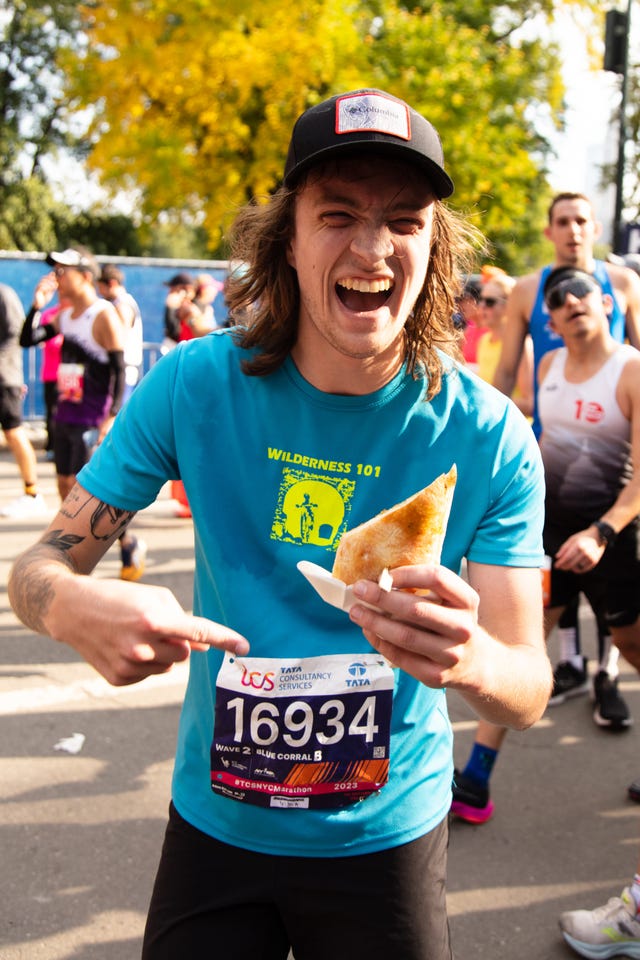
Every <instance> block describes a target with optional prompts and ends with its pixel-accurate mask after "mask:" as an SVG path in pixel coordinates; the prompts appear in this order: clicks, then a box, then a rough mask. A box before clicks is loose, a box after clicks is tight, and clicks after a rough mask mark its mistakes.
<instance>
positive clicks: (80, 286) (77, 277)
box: [53, 265, 95, 300]
mask: <svg viewBox="0 0 640 960" xmlns="http://www.w3.org/2000/svg"><path fill="white" fill-rule="evenodd" d="M53 272H54V273H55V275H56V280H57V281H58V291H59V295H60V296H61V297H68V298H69V299H71V300H73V299H74V297H77V296H80V295H81V294H83V293H84V292H85V291H86V290H87V287H91V288H92V289H95V288H94V285H93V277H92V276H91V273H86V272H85V271H84V270H80V269H79V268H78V267H63V266H60V265H57V266H56V267H54V270H53Z"/></svg>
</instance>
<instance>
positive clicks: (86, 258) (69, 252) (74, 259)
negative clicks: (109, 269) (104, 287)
mask: <svg viewBox="0 0 640 960" xmlns="http://www.w3.org/2000/svg"><path fill="white" fill-rule="evenodd" d="M47 263H48V264H49V266H51V267H56V266H60V267H77V269H78V270H85V271H86V272H87V273H90V274H91V275H92V277H93V278H94V280H97V279H98V277H99V275H100V267H99V266H98V261H97V260H96V259H95V257H93V256H92V255H91V254H90V253H87V252H85V251H82V250H76V248H75V247H68V248H67V249H66V250H62V251H61V252H60V253H58V252H57V251H56V250H52V251H51V253H49V254H48V255H47Z"/></svg>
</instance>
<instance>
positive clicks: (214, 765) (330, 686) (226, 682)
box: [211, 653, 394, 809]
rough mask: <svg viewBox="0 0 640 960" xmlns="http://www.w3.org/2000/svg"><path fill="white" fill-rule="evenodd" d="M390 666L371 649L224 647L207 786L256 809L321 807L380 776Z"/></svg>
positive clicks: (354, 795)
mask: <svg viewBox="0 0 640 960" xmlns="http://www.w3.org/2000/svg"><path fill="white" fill-rule="evenodd" d="M393 684H394V676H393V670H392V669H391V667H390V666H389V665H388V664H387V662H386V661H385V660H383V658H382V657H381V656H380V655H379V654H375V653H371V654H356V655H354V656H350V655H348V654H339V655H336V656H326V657H313V658H309V659H303V660H272V659H267V658H258V657H235V656H233V655H232V654H226V655H225V659H224V661H223V664H222V666H221V668H220V672H219V673H218V678H217V683H216V711H215V726H214V735H213V743H212V745H211V789H212V790H213V791H214V792H215V793H219V794H221V795H222V796H225V797H230V798H232V799H234V800H240V801H243V802H245V803H253V804H256V805H258V806H261V807H280V808H293V809H300V808H302V809H327V808H331V807H341V806H345V805H346V804H350V803H355V802H356V801H358V800H363V799H364V798H365V797H367V796H370V795H371V794H372V793H373V792H375V791H377V790H380V789H381V787H383V786H384V785H385V783H386V782H387V779H388V776H389V740H390V729H391V705H392V699H393Z"/></svg>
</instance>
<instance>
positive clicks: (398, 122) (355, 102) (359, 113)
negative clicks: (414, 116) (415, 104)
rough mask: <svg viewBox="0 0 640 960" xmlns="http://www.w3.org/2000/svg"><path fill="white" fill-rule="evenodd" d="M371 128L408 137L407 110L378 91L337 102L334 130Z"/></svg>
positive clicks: (351, 130) (376, 131)
mask: <svg viewBox="0 0 640 960" xmlns="http://www.w3.org/2000/svg"><path fill="white" fill-rule="evenodd" d="M360 130H370V131H372V132H375V133H386V134H388V135H389V136H392V137H399V138H400V139H402V140H411V122H410V119H409V111H408V109H407V107H406V105H405V104H404V103H399V102H398V101H397V100H391V99H390V98H389V97H384V96H382V95H381V94H379V93H359V94H355V95H351V96H346V97H340V98H339V99H338V100H337V101H336V133H338V134H339V133H355V132H358V131H360Z"/></svg>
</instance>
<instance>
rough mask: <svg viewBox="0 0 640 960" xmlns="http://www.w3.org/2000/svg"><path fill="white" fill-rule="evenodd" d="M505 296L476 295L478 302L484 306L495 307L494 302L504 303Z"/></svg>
mask: <svg viewBox="0 0 640 960" xmlns="http://www.w3.org/2000/svg"><path fill="white" fill-rule="evenodd" d="M505 300H506V297H478V303H483V304H484V305H485V307H495V305H496V303H504V301H505Z"/></svg>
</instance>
